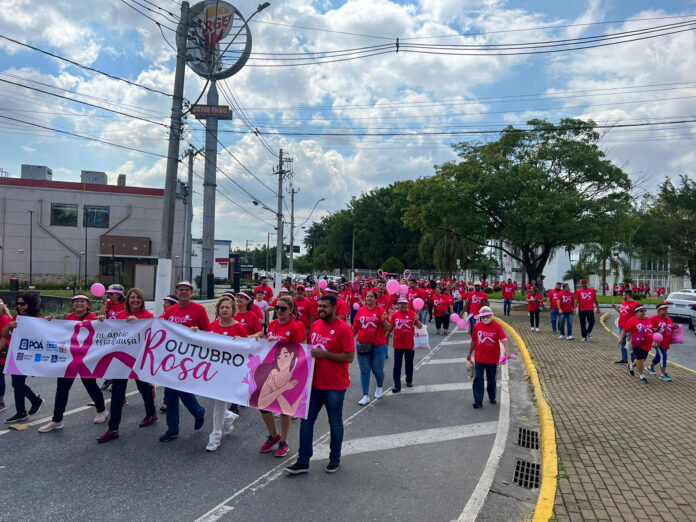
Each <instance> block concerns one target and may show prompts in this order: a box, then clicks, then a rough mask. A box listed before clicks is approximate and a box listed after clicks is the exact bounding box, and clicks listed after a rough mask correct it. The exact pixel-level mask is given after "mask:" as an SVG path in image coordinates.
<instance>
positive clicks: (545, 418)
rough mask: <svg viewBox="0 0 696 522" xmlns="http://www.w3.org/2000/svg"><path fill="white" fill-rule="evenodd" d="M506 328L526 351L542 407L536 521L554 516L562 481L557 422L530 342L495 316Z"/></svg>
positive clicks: (532, 381) (523, 351) (519, 346)
mask: <svg viewBox="0 0 696 522" xmlns="http://www.w3.org/2000/svg"><path fill="white" fill-rule="evenodd" d="M493 319H494V320H495V321H497V322H498V323H500V324H501V326H502V327H503V328H505V329H506V330H507V331H508V332H509V333H510V335H512V338H513V339H514V340H515V344H517V346H518V348H519V349H520V353H521V354H522V359H523V360H524V365H525V367H526V368H527V374H528V375H529V380H530V382H531V383H532V386H533V388H534V397H535V398H536V402H537V409H538V410H539V420H540V424H541V455H542V463H541V488H540V489H539V499H538V500H537V504H536V508H535V509H534V518H533V520H534V521H542V520H543V521H547V520H549V519H550V518H551V517H552V516H553V506H554V502H555V500H556V485H557V482H558V478H557V477H558V457H557V452H556V424H555V423H554V421H553V414H552V413H551V407H550V406H549V403H548V402H546V398H545V397H544V393H543V391H542V389H541V382H540V381H539V374H538V373H537V369H536V366H534V361H532V357H531V355H530V354H529V350H528V349H527V345H526V344H525V342H524V340H523V339H522V337H521V336H520V334H518V333H517V331H516V330H515V329H514V328H513V327H512V326H510V325H509V324H508V323H506V322H505V321H503V320H502V319H499V318H497V317H494V318H493Z"/></svg>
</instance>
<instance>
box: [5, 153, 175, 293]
mask: <svg viewBox="0 0 696 522" xmlns="http://www.w3.org/2000/svg"><path fill="white" fill-rule="evenodd" d="M25 167H27V168H25ZM28 167H31V166H24V165H23V166H22V173H23V174H24V173H25V172H26V174H27V176H28V177H24V176H23V177H22V178H0V280H1V281H7V280H8V279H9V278H10V277H17V278H19V279H20V280H23V281H28V280H29V279H30V275H31V280H32V282H34V283H38V282H59V283H66V284H70V283H71V282H72V281H73V280H74V279H75V278H79V280H82V281H84V280H85V277H86V279H87V281H89V282H91V281H100V282H101V283H104V284H109V283H111V282H121V283H122V284H123V285H124V286H125V287H130V286H138V287H140V288H142V289H143V291H145V293H146V295H147V296H148V297H151V296H152V295H153V292H154V279H155V269H156V265H157V257H158V256H157V254H158V252H159V247H160V234H161V229H162V226H161V222H162V205H163V203H164V190H162V189H154V188H143V187H129V186H125V176H123V175H121V176H119V185H107V184H106V183H75V182H63V181H53V180H52V179H51V171H50V169H48V168H47V167H41V168H28ZM42 174H43V179H39V178H41V177H42ZM100 174H102V173H95V172H91V171H84V172H83V178H84V180H85V181H86V180H89V181H99V180H103V181H104V182H105V181H106V176H103V177H102V176H101V175H100ZM183 221H184V204H183V201H182V200H181V199H178V198H177V199H176V207H175V216H174V243H173V248H172V252H173V253H174V259H173V260H172V264H173V272H174V275H175V276H178V275H180V273H181V265H182V259H181V257H182V244H183ZM30 258H31V265H30Z"/></svg>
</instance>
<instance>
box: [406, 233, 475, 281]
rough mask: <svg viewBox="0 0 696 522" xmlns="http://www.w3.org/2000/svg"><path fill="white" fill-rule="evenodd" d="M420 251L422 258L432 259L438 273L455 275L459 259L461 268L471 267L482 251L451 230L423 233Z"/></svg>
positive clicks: (419, 246)
mask: <svg viewBox="0 0 696 522" xmlns="http://www.w3.org/2000/svg"><path fill="white" fill-rule="evenodd" d="M418 250H419V252H420V256H421V258H423V259H428V258H429V257H430V258H431V259H432V263H433V264H434V265H435V268H437V270H438V271H440V272H449V273H453V272H455V271H456V270H457V268H458V267H457V259H459V261H460V266H462V267H465V266H469V265H470V264H471V261H472V260H473V259H474V257H475V256H476V255H477V254H478V253H479V250H480V249H479V247H478V245H474V244H473V243H471V242H469V241H466V239H463V238H462V237H460V236H458V235H457V234H455V233H454V232H452V231H451V230H444V231H437V232H435V231H430V230H428V231H425V232H423V236H422V237H421V240H420V243H419V244H418Z"/></svg>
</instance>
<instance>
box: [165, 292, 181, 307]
mask: <svg viewBox="0 0 696 522" xmlns="http://www.w3.org/2000/svg"><path fill="white" fill-rule="evenodd" d="M178 303H179V300H178V299H177V298H176V297H175V296H173V295H171V294H170V295H168V296H167V297H165V298H164V301H163V302H162V310H166V309H167V308H169V307H170V306H174V305H175V304H178Z"/></svg>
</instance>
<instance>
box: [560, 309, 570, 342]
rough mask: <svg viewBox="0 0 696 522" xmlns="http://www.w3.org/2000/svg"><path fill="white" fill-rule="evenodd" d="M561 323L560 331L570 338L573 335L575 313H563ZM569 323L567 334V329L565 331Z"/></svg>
mask: <svg viewBox="0 0 696 522" xmlns="http://www.w3.org/2000/svg"><path fill="white" fill-rule="evenodd" d="M559 315H560V321H559V322H558V330H559V331H560V332H561V335H567V336H568V337H570V336H571V335H573V313H572V312H567V313H563V312H561V313H560V314H559ZM566 322H567V323H568V333H567V334H566V329H565V323H566Z"/></svg>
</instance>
